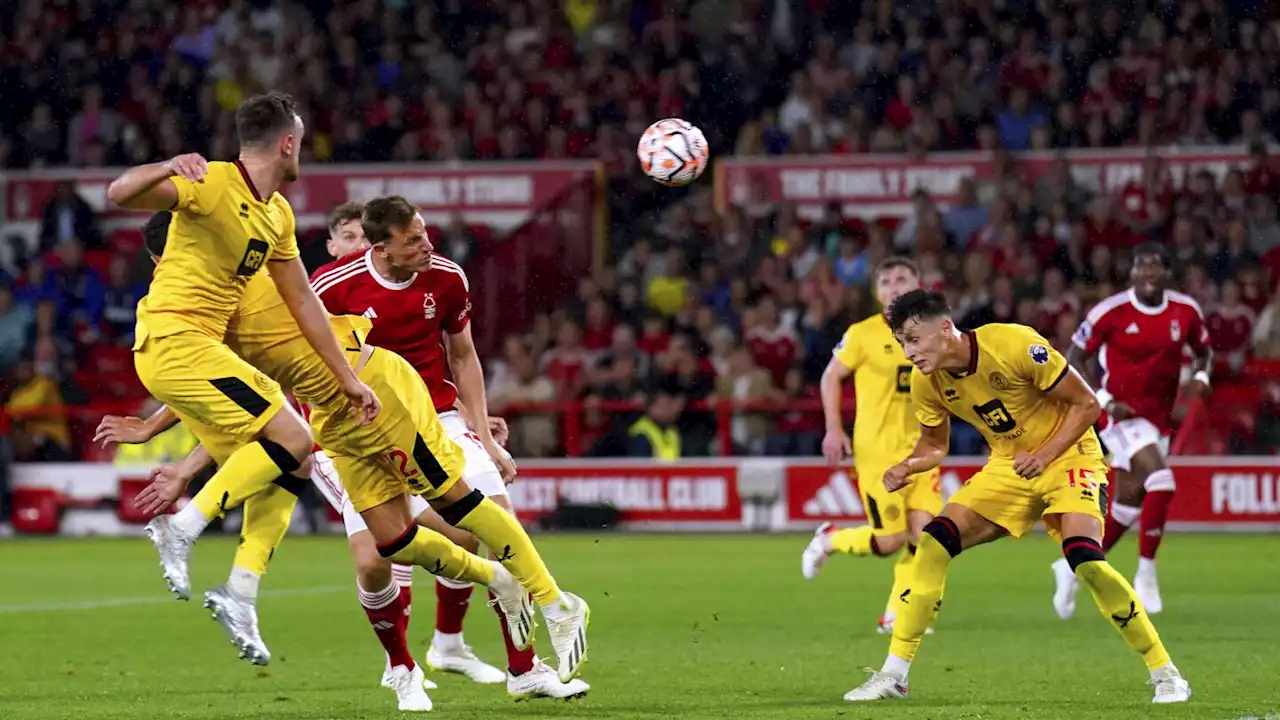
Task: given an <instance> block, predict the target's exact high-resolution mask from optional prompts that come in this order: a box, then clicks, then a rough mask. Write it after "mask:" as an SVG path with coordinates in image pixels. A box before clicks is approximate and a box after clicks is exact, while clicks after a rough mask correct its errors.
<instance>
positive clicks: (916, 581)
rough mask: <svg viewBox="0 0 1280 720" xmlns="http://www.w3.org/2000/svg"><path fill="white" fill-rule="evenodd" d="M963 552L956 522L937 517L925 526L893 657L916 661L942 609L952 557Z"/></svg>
mask: <svg viewBox="0 0 1280 720" xmlns="http://www.w3.org/2000/svg"><path fill="white" fill-rule="evenodd" d="M959 553H960V533H959V531H958V529H957V528H956V525H955V523H953V522H951V521H950V520H948V519H946V518H934V519H933V520H931V521H930V522H929V524H928V525H926V526H925V528H924V532H923V533H921V534H920V545H919V546H918V547H917V548H916V555H915V559H914V560H913V561H912V562H911V572H910V575H909V579H908V582H907V587H906V589H905V590H903V591H902V593H901V594H900V595H898V617H897V619H896V620H894V623H893V640H891V641H890V642H889V654H890V655H895V656H897V657H900V658H902V659H903V660H907V661H911V660H914V659H915V657H916V650H917V649H918V648H919V647H920V640H921V638H923V637H924V634H925V631H927V630H928V629H929V626H930V625H932V624H933V620H934V618H936V617H937V616H938V610H939V608H941V607H942V591H943V588H944V587H945V586H946V581H947V567H948V566H949V565H950V564H951V558H952V557H955V556H956V555H958V554H959Z"/></svg>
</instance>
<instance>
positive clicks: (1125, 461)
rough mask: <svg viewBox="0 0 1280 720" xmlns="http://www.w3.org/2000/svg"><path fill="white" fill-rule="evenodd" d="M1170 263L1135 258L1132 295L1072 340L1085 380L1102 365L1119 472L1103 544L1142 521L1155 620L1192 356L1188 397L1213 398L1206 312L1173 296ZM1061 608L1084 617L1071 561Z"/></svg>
mask: <svg viewBox="0 0 1280 720" xmlns="http://www.w3.org/2000/svg"><path fill="white" fill-rule="evenodd" d="M1170 267H1171V266H1170V258H1169V255H1168V252H1167V251H1166V250H1165V248H1164V247H1163V246H1162V245H1159V244H1156V243H1144V244H1142V245H1140V246H1138V248H1137V249H1136V250H1135V251H1134V255H1133V269H1132V271H1131V272H1130V276H1129V277H1130V280H1131V282H1132V286H1131V287H1130V288H1129V289H1128V290H1126V291H1124V292H1121V293H1117V294H1116V295H1112V296H1111V297H1109V298H1107V299H1105V300H1103V301H1101V302H1099V303H1098V304H1097V305H1096V306H1094V308H1093V309H1092V310H1090V311H1089V315H1088V316H1087V317H1086V318H1085V321H1084V322H1083V323H1081V325H1080V327H1079V329H1078V330H1076V334H1075V336H1074V337H1073V338H1072V341H1073V345H1074V347H1072V348H1071V350H1070V352H1068V354H1067V358H1068V359H1069V360H1070V361H1071V363H1072V364H1073V365H1075V366H1076V368H1077V369H1078V370H1079V371H1080V374H1081V375H1082V376H1083V377H1086V378H1087V377H1092V376H1094V375H1093V373H1091V372H1089V371H1088V370H1087V369H1086V364H1087V362H1088V360H1089V359H1090V358H1092V357H1095V356H1096V357H1097V359H1098V364H1099V365H1100V366H1101V369H1102V379H1101V383H1100V387H1099V388H1098V390H1097V391H1096V392H1097V395H1098V401H1099V403H1100V404H1101V405H1102V408H1103V410H1104V412H1105V414H1104V416H1103V420H1102V423H1103V429H1102V432H1100V433H1099V437H1101V439H1102V441H1103V443H1104V444H1105V445H1106V447H1107V450H1108V452H1110V453H1111V458H1110V464H1111V467H1112V468H1114V469H1115V474H1116V480H1115V484H1114V487H1115V502H1114V503H1113V505H1112V508H1111V512H1110V514H1109V515H1108V516H1107V522H1106V529H1105V532H1104V535H1103V540H1102V549H1103V551H1104V552H1105V551H1109V550H1110V549H1111V547H1112V546H1114V545H1115V544H1116V541H1118V540H1119V539H1120V536H1121V535H1123V534H1124V532H1125V530H1127V529H1128V528H1129V527H1130V526H1131V525H1133V523H1134V522H1138V526H1139V531H1140V533H1141V535H1140V537H1139V540H1138V553H1139V558H1138V572H1137V574H1136V575H1134V578H1133V586H1134V589H1135V590H1136V591H1137V593H1138V598H1139V599H1140V600H1141V601H1142V604H1143V605H1144V606H1146V609H1147V612H1149V613H1158V612H1160V611H1161V609H1162V602H1161V599H1160V588H1159V585H1158V583H1157V582H1156V564H1155V559H1156V550H1157V549H1158V548H1159V547H1160V540H1161V538H1162V536H1163V535H1164V525H1165V520H1166V518H1167V517H1168V514H1169V504H1170V502H1171V501H1172V500H1173V493H1174V481H1173V471H1172V470H1170V469H1169V465H1168V463H1167V462H1166V458H1167V456H1168V453H1169V436H1170V434H1171V433H1172V431H1173V406H1174V401H1175V400H1176V399H1177V396H1178V385H1179V381H1180V378H1181V375H1182V360H1183V351H1184V349H1185V348H1186V347H1190V348H1191V352H1192V353H1193V355H1194V358H1195V359H1194V364H1193V365H1192V369H1191V370H1192V374H1191V377H1192V380H1191V386H1190V388H1189V391H1190V392H1191V393H1193V394H1198V395H1206V394H1208V392H1209V367H1210V365H1211V363H1212V359H1213V358H1212V351H1211V350H1210V346H1209V332H1208V330H1207V329H1206V327H1205V320H1204V313H1203V312H1202V311H1201V309H1200V306H1199V305H1198V304H1196V301H1195V300H1193V299H1192V298H1191V297H1190V296H1188V295H1184V294H1182V293H1180V292H1174V291H1172V290H1169V289H1168V287H1167V286H1168V283H1169V276H1170ZM1053 570H1054V579H1055V581H1056V584H1057V589H1056V591H1055V593H1054V596H1053V607H1054V609H1055V610H1057V612H1058V615H1059V616H1060V617H1062V618H1063V619H1066V618H1069V617H1071V614H1072V613H1073V612H1074V611H1075V594H1076V579H1075V575H1074V574H1072V572H1071V570H1070V568H1069V567H1067V564H1066V562H1065V561H1062V560H1059V561H1058V562H1056V563H1054V565H1053Z"/></svg>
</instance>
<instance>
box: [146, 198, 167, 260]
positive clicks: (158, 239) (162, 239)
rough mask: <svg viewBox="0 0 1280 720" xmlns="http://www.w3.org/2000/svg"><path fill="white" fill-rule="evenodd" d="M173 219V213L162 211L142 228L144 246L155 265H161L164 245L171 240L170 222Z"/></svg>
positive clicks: (148, 220)
mask: <svg viewBox="0 0 1280 720" xmlns="http://www.w3.org/2000/svg"><path fill="white" fill-rule="evenodd" d="M172 219H173V213H171V212H169V211H168V210H161V211H160V212H158V213H156V214H154V215H152V216H151V217H150V218H148V219H147V224H146V225H143V226H142V245H143V247H145V248H146V249H147V254H148V255H150V256H151V262H153V263H157V264H159V262H160V258H161V257H163V256H164V245H165V243H166V242H168V240H169V221H170V220H172Z"/></svg>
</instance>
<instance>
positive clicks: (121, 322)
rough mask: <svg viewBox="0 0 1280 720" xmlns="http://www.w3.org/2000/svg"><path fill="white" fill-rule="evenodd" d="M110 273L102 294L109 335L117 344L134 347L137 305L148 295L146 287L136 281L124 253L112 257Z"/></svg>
mask: <svg viewBox="0 0 1280 720" xmlns="http://www.w3.org/2000/svg"><path fill="white" fill-rule="evenodd" d="M107 269H108V272H109V273H110V278H109V281H108V284H107V287H106V290H105V291H104V293H103V309H102V318H103V322H104V324H105V325H106V330H107V335H108V336H109V337H110V338H111V339H112V340H114V341H115V342H116V343H117V344H120V345H127V346H130V347H132V346H133V332H134V326H135V325H136V324H137V310H138V301H139V300H141V299H142V296H144V295H146V294H147V286H146V285H144V284H142V283H139V282H135V281H134V280H133V277H132V274H133V273H132V270H131V269H130V267H129V260H128V258H126V257H125V256H124V255H123V254H122V253H115V254H113V255H112V256H111V263H110V265H109V266H108V268H107Z"/></svg>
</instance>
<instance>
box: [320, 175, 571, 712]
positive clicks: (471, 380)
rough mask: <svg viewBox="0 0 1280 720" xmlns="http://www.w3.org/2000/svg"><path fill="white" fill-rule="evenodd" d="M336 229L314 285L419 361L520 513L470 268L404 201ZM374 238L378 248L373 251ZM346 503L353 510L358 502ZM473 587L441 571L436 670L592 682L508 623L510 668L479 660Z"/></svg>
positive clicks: (470, 450) (537, 687)
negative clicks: (471, 633) (487, 377)
mask: <svg viewBox="0 0 1280 720" xmlns="http://www.w3.org/2000/svg"><path fill="white" fill-rule="evenodd" d="M361 212H367V218H368V219H367V220H366V223H365V227H367V229H368V231H369V233H370V234H368V235H366V232H365V229H364V228H361V227H360V226H359V225H357V226H356V227H354V228H351V227H348V226H347V225H346V223H349V222H350V220H348V218H355V219H356V220H358V218H359V214H358V213H361ZM330 227H331V232H330V239H329V245H328V247H329V252H330V254H331V255H334V256H335V257H337V258H339V259H338V260H337V262H333V263H330V264H328V265H326V266H324V267H322V268H320V269H319V270H317V271H316V272H315V273H314V274H313V276H312V287H313V288H314V289H315V291H316V293H317V295H319V297H320V300H321V302H323V303H324V304H325V306H326V308H327V309H328V310H329V311H330V312H332V313H335V314H339V315H363V316H365V317H367V318H369V319H370V320H372V322H373V331H372V332H371V333H370V335H369V342H370V343H372V344H373V345H375V346H377V347H382V348H386V349H388V350H390V351H392V352H394V353H396V354H397V355H400V356H401V357H403V358H404V359H405V360H407V361H409V363H410V364H411V365H413V367H414V369H415V370H417V371H418V373H419V375H421V377H422V380H423V382H424V383H425V385H426V387H427V389H428V390H429V391H430V393H431V400H432V402H434V403H435V408H436V412H437V414H438V415H439V417H440V423H441V425H443V426H444V428H445V432H446V433H447V434H448V435H449V437H450V438H451V439H452V440H453V441H454V442H456V443H457V444H458V445H459V446H460V447H461V448H462V450H463V454H464V455H465V457H466V463H465V465H464V468H463V471H462V472H463V474H462V477H463V479H464V480H466V481H467V484H468V485H470V486H471V487H473V488H476V489H477V490H479V491H480V492H482V493H484V495H485V496H486V497H488V498H489V499H490V500H492V501H493V502H495V503H497V505H498V506H499V507H502V508H503V509H505V510H507V511H508V512H512V513H513V514H514V511H513V510H512V507H511V500H510V496H509V495H508V494H507V487H506V483H505V482H504V480H503V476H504V474H507V473H510V474H511V475H514V473H515V465H514V463H513V462H512V461H511V457H510V456H509V455H508V454H507V452H506V450H504V449H503V448H502V446H501V444H500V443H499V442H498V441H497V439H495V438H494V436H493V433H492V429H491V427H490V419H489V418H488V415H487V412H488V411H487V406H486V403H485V389H484V372H483V369H482V368H481V365H480V358H479V356H478V355H477V354H476V348H475V344H474V342H473V340H472V337H471V323H470V313H471V296H470V285H469V284H468V282H467V276H466V274H465V273H464V272H463V271H462V268H460V267H459V266H458V265H457V264H455V263H453V262H451V261H450V260H448V259H447V258H444V257H442V256H440V255H437V254H435V252H434V248H433V247H432V245H431V241H430V239H429V238H427V236H426V228H425V226H424V225H423V224H422V218H421V216H420V215H419V214H418V212H417V210H416V208H414V207H413V206H412V205H411V204H410V203H408V202H407V201H406V200H404V199H403V198H399V197H391V198H380V199H377V200H373V201H371V202H370V203H369V204H368V206H361V207H356V206H351V205H348V206H343V207H342V208H339V209H338V210H337V211H335V215H334V216H333V217H332V218H331V223H330ZM370 242H372V243H373V249H369V243H370ZM335 251H337V252H335ZM360 251H365V252H360ZM446 347H447V353H446ZM446 364H447V368H446ZM448 374H451V375H452V377H454V378H455V379H456V380H457V385H455V384H454V383H452V382H450V381H449V380H448V379H447V376H448ZM459 400H461V403H462V407H463V408H464V410H465V411H466V412H467V414H468V415H470V421H471V422H470V426H469V425H468V422H467V419H465V418H464V417H463V415H462V414H461V413H459V412H458V410H457V409H456V405H457V403H458V401H459ZM495 425H497V424H496V423H495ZM472 428H475V430H474V431H473V430H472ZM499 468H503V469H501V470H500V469H499ZM343 500H344V501H345V498H343ZM346 507H347V508H349V507H350V503H349V502H348V503H346ZM352 515H354V517H349V516H352ZM344 521H345V522H346V523H347V530H348V532H349V533H350V532H351V531H352V530H356V531H360V530H363V529H364V524H363V522H361V521H360V520H359V515H356V514H354V513H352V512H350V511H349V510H348V511H347V512H344ZM423 521H424V524H426V525H427V526H429V527H431V528H432V529H434V530H436V531H438V532H441V533H444V534H445V535H447V536H448V537H449V538H450V539H451V540H453V541H454V542H456V543H458V544H459V545H462V546H463V547H465V548H467V549H469V550H472V551H475V550H476V549H477V548H476V545H475V538H474V537H472V536H470V535H469V534H467V533H461V534H458V532H457V530H456V529H455V528H453V527H452V526H450V525H448V524H447V523H444V522H443V521H441V520H440V519H439V518H438V516H435V515H434V513H428V514H426V515H424V516H423ZM451 533H454V534H451ZM356 537H357V536H356V535H352V552H353V553H355V557H356V561H357V564H358V565H360V566H362V567H366V566H369V567H376V565H377V560H378V557H377V554H376V552H373V550H374V548H373V546H372V543H371V542H370V543H362V544H360V545H359V546H357V543H356V539H355V538H356ZM384 584H385V581H384ZM362 587H371V586H365V585H362ZM378 587H382V585H378ZM471 593H472V586H471V584H470V583H457V582H454V581H452V580H449V579H448V578H443V577H437V578H436V603H437V604H436V632H435V636H434V638H433V639H432V641H431V647H430V648H429V649H428V651H427V665H428V666H429V667H431V668H433V669H437V670H446V671H449V672H457V673H461V674H463V675H466V676H467V677H469V678H471V679H472V680H473V681H475V682H502V681H504V680H505V681H506V683H507V692H508V693H510V694H511V695H512V696H513V697H515V698H517V699H526V698H533V697H553V698H570V697H576V696H578V695H581V694H583V693H585V692H586V691H587V690H588V689H589V687H590V686H588V685H587V684H586V683H585V682H583V681H582V680H579V679H573V680H571V681H569V682H567V683H564V682H561V681H560V680H559V679H558V678H557V677H556V673H555V672H554V671H553V670H552V669H551V668H550V667H548V666H547V665H545V664H544V663H542V661H540V660H539V659H538V656H537V654H536V653H535V652H534V649H533V647H532V646H530V647H528V648H524V649H521V648H519V647H518V646H517V645H516V644H515V643H514V642H513V641H512V638H511V636H510V634H509V633H508V632H507V631H506V623H505V622H500V623H499V625H500V626H501V627H502V629H503V639H504V640H505V642H506V647H507V666H508V672H506V673H504V672H502V671H501V670H498V669H497V668H494V667H493V666H491V665H488V664H486V663H484V662H482V661H481V660H479V659H478V658H477V657H476V656H475V654H474V653H473V652H472V651H471V649H470V648H469V647H468V646H467V645H466V643H465V642H463V637H462V624H463V618H464V617H465V616H466V612H467V608H468V606H469V604H470V603H469V600H470V597H471ZM499 615H501V614H500V613H499ZM499 619H500V620H501V617H500V618H499Z"/></svg>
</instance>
